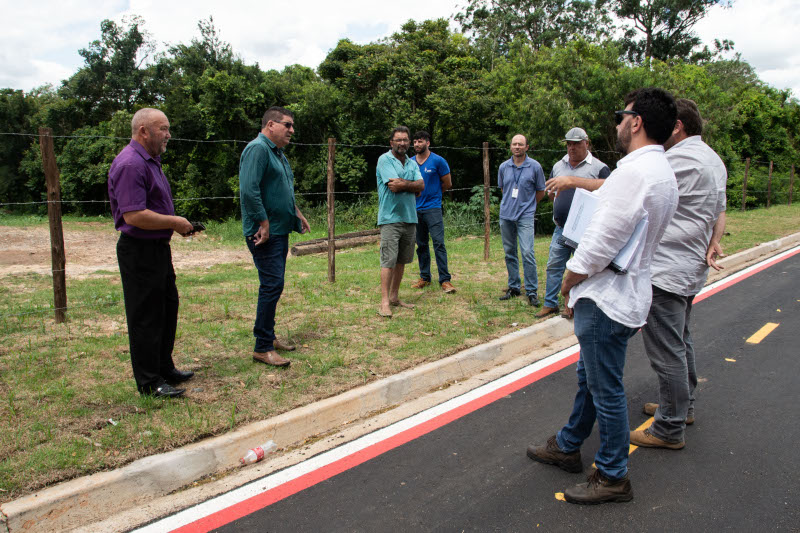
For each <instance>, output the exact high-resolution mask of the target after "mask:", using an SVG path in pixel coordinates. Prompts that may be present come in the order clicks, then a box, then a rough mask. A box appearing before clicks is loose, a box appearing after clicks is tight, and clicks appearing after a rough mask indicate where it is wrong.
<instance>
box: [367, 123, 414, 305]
mask: <svg viewBox="0 0 800 533" xmlns="http://www.w3.org/2000/svg"><path fill="white" fill-rule="evenodd" d="M389 144H390V145H391V147H392V149H391V150H390V151H388V152H386V153H385V154H383V155H382V156H380V158H378V166H377V169H376V174H377V177H378V226H380V228H381V306H380V309H378V314H379V315H380V316H382V317H386V318H391V317H392V307H405V308H409V309H413V307H414V306H413V305H411V304H407V303H404V302H401V301H400V296H399V295H398V291H399V290H400V282H401V281H402V280H403V271H404V270H405V267H406V265H407V264H408V263H410V262H411V261H413V260H414V243H415V242H416V233H417V202H416V198H415V196H416V195H417V194H419V193H421V192H422V191H423V189H424V188H425V182H424V181H423V180H422V174H420V172H419V165H417V163H416V162H415V161H414V160H413V159H411V158H409V157H408V155H407V152H408V148H409V146H410V145H411V133H410V132H409V131H408V128H406V127H405V126H398V127H396V128H395V129H393V130H392V134H391V136H390V137H389Z"/></svg>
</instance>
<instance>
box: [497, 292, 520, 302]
mask: <svg viewBox="0 0 800 533" xmlns="http://www.w3.org/2000/svg"><path fill="white" fill-rule="evenodd" d="M519 294H520V293H519V289H506V293H505V294H504V295H503V296H501V297H500V299H501V300H502V301H506V300H510V299H511V298H516V297H517V296H519Z"/></svg>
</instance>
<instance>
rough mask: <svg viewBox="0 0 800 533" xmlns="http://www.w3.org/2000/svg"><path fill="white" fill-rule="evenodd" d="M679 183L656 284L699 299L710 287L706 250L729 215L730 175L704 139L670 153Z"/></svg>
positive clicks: (656, 261) (654, 267)
mask: <svg viewBox="0 0 800 533" xmlns="http://www.w3.org/2000/svg"><path fill="white" fill-rule="evenodd" d="M667 161H669V164H670V166H671V167H672V169H673V170H674V171H675V177H676V178H677V180H678V209H677V211H675V215H674V216H673V217H672V221H671V222H670V223H669V225H668V226H667V229H666V231H664V236H663V237H662V238H661V242H660V243H659V245H658V248H657V249H656V253H655V255H654V256H653V264H652V266H651V272H652V282H653V285H655V286H656V287H658V288H659V289H662V290H665V291H667V292H671V293H674V294H679V295H681V296H693V295H695V294H697V293H698V292H700V289H702V288H703V285H705V283H706V277H707V276H708V265H707V264H706V250H707V249H708V243H709V241H710V240H711V234H712V233H713V230H714V224H715V223H716V221H717V218H719V215H720V213H722V212H723V211H725V206H726V198H725V190H726V188H727V182H728V172H727V171H726V170H725V164H724V163H723V162H722V159H720V157H719V156H718V155H717V154H716V152H714V150H712V149H711V147H710V146H708V145H707V144H706V143H704V142H703V140H702V139H701V138H700V136H699V135H695V136H692V137H689V138H688V139H684V140H682V141H681V142H679V143H677V144H675V145H674V146H673V147H672V148H670V149H669V150H667Z"/></svg>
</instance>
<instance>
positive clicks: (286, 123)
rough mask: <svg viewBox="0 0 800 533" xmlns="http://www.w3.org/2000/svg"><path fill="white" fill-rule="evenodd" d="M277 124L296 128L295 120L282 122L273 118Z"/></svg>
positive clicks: (287, 127) (288, 128)
mask: <svg viewBox="0 0 800 533" xmlns="http://www.w3.org/2000/svg"><path fill="white" fill-rule="evenodd" d="M272 122H274V123H275V124H283V125H284V126H285V127H286V129H287V130H290V129H292V128H294V122H281V121H280V120H273V121H272Z"/></svg>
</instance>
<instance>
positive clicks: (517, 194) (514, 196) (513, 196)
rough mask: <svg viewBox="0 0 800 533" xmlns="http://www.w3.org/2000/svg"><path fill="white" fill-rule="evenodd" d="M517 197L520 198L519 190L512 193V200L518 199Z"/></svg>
mask: <svg viewBox="0 0 800 533" xmlns="http://www.w3.org/2000/svg"><path fill="white" fill-rule="evenodd" d="M517 196H519V189H513V190H512V191H511V198H516V197H517Z"/></svg>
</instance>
